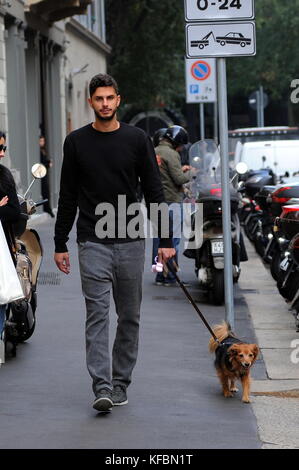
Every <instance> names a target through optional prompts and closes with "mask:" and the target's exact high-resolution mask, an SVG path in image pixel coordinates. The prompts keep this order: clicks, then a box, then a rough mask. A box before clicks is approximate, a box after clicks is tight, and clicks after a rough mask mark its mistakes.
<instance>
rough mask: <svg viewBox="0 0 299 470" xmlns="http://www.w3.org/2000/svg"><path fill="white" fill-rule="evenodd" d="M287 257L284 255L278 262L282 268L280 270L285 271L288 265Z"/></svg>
mask: <svg viewBox="0 0 299 470" xmlns="http://www.w3.org/2000/svg"><path fill="white" fill-rule="evenodd" d="M289 264H290V262H289V258H288V257H286V258H284V259H283V260H282V262H281V263H280V269H282V271H286V270H287V269H288V267H289Z"/></svg>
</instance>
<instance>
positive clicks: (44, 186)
mask: <svg viewBox="0 0 299 470" xmlns="http://www.w3.org/2000/svg"><path fill="white" fill-rule="evenodd" d="M39 148H40V162H41V163H42V164H43V165H45V167H46V168H47V174H46V176H44V178H42V179H41V190H42V198H43V199H48V200H47V202H45V203H44V205H43V207H44V211H45V212H47V213H48V214H49V215H50V216H51V217H55V216H54V213H53V210H52V207H51V191H50V172H49V169H50V168H52V166H53V162H52V160H51V159H50V158H49V157H48V155H47V150H46V138H45V137H44V136H43V135H41V136H40V138H39Z"/></svg>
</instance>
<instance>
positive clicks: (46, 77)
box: [0, 0, 110, 207]
mask: <svg viewBox="0 0 299 470" xmlns="http://www.w3.org/2000/svg"><path fill="white" fill-rule="evenodd" d="M109 52H110V48H109V46H108V45H107V44H106V41H105V15H104V0H9V1H6V0H0V107H1V109H0V128H1V129H2V130H4V131H5V132H6V133H7V142H8V151H7V154H8V155H7V158H6V159H5V160H6V161H5V164H7V165H8V166H9V167H10V168H11V170H12V172H13V174H14V177H15V180H16V183H17V186H18V190H19V191H20V192H21V193H22V192H24V191H25V190H26V188H27V187H28V185H29V183H30V181H31V180H32V176H31V166H32V165H33V163H36V162H39V161H40V151H39V136H40V135H45V137H46V142H47V152H48V155H49V157H50V158H51V159H52V161H53V166H52V168H51V169H50V175H49V176H50V187H51V204H52V206H53V207H55V206H56V204H57V199H58V191H59V177H60V170H61V162H62V145H63V140H64V138H65V136H66V134H67V133H68V132H70V131H71V130H73V129H75V128H77V127H80V126H82V125H84V124H85V123H88V122H90V120H91V119H92V114H91V112H90V109H89V108H88V106H87V103H86V101H87V97H88V96H87V88H88V87H87V84H88V82H89V80H90V78H91V76H93V75H95V74H96V73H99V72H105V71H106V59H107V55H108V54H109ZM33 188H34V189H33V197H34V198H36V199H38V198H40V185H39V184H38V183H36V184H35V185H34V187H33Z"/></svg>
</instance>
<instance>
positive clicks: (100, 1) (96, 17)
mask: <svg viewBox="0 0 299 470" xmlns="http://www.w3.org/2000/svg"><path fill="white" fill-rule="evenodd" d="M75 19H76V20H77V21H79V23H81V24H82V26H84V27H85V28H86V29H88V30H89V31H91V32H92V33H93V34H95V35H96V36H98V37H99V38H100V39H102V41H104V42H105V41H106V35H105V7H104V0H93V2H92V4H91V5H88V7H87V13H86V14H85V15H77V16H75Z"/></svg>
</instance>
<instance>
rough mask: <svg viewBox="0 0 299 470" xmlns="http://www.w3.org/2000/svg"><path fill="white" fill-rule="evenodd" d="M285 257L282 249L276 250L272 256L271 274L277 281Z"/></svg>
mask: <svg viewBox="0 0 299 470" xmlns="http://www.w3.org/2000/svg"><path fill="white" fill-rule="evenodd" d="M283 258H284V256H283V254H282V253H281V252H280V251H276V252H275V253H274V254H273V256H272V259H271V263H270V272H271V276H272V277H273V279H274V280H275V281H277V280H278V276H279V271H280V263H281V262H282V260H283Z"/></svg>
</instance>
